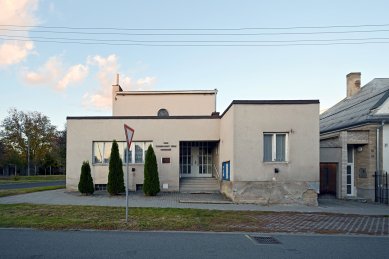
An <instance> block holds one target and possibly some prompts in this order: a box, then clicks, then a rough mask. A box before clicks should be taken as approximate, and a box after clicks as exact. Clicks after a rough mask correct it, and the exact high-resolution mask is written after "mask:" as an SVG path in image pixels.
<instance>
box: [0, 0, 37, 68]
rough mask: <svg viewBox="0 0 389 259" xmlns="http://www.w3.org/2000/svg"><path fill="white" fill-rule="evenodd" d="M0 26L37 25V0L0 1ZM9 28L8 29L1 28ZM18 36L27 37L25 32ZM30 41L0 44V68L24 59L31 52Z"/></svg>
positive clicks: (31, 44) (31, 43)
mask: <svg viewBox="0 0 389 259" xmlns="http://www.w3.org/2000/svg"><path fill="white" fill-rule="evenodd" d="M0 6H1V8H0V24H2V25H18V26H33V25H36V24H37V23H38V20H37V18H36V17H35V12H36V10H37V8H38V1H37V0H18V1H9V0H0ZM3 28H5V29H6V28H10V27H5V26H4V27H3ZM17 35H18V36H27V35H28V31H26V32H17ZM33 49H34V44H33V42H32V41H28V40H27V41H25V42H20V41H15V40H14V41H3V42H0V66H1V67H5V66H8V65H12V64H17V63H20V62H22V61H23V60H25V59H26V57H27V56H28V55H29V54H30V53H31V52H32V51H33Z"/></svg>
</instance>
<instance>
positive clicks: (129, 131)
mask: <svg viewBox="0 0 389 259" xmlns="http://www.w3.org/2000/svg"><path fill="white" fill-rule="evenodd" d="M134 132H135V130H134V129H133V128H131V127H129V126H128V125H126V124H124V133H125V134H126V140H127V154H126V160H127V172H126V223H127V222H128V171H129V170H128V161H129V159H128V154H129V153H130V147H131V142H132V137H133V136H134Z"/></svg>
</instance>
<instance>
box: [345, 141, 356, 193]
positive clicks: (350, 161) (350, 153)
mask: <svg viewBox="0 0 389 259" xmlns="http://www.w3.org/2000/svg"><path fill="white" fill-rule="evenodd" d="M346 193H347V196H354V147H353V146H351V145H348V146H347V170H346Z"/></svg>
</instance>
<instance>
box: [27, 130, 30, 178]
mask: <svg viewBox="0 0 389 259" xmlns="http://www.w3.org/2000/svg"><path fill="white" fill-rule="evenodd" d="M27 175H28V176H30V138H29V137H27Z"/></svg>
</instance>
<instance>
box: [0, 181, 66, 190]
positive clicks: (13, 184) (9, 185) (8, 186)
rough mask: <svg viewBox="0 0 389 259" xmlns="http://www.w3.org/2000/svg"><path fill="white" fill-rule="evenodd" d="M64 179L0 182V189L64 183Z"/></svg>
mask: <svg viewBox="0 0 389 259" xmlns="http://www.w3.org/2000/svg"><path fill="white" fill-rule="evenodd" d="M65 184H66V181H65V180H61V181H45V182H36V183H5V184H0V190H5V189H21V188H33V187H42V186H57V185H65Z"/></svg>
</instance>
